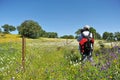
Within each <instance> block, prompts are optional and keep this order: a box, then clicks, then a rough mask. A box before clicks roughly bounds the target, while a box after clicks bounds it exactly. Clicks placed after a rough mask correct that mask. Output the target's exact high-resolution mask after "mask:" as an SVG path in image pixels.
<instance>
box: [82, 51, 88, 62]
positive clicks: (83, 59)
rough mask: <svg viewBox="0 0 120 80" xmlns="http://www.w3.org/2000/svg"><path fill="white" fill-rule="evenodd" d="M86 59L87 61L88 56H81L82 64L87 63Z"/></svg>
mask: <svg viewBox="0 0 120 80" xmlns="http://www.w3.org/2000/svg"><path fill="white" fill-rule="evenodd" d="M86 59H87V56H86V54H84V53H83V54H81V61H82V62H85V61H86Z"/></svg>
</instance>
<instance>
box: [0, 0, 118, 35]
mask: <svg viewBox="0 0 120 80" xmlns="http://www.w3.org/2000/svg"><path fill="white" fill-rule="evenodd" d="M25 20H34V21H36V22H38V23H39V24H40V25H41V27H42V28H43V29H44V30H45V31H47V32H57V33H58V35H59V36H62V35H70V34H71V35H75V34H74V33H75V31H77V30H78V29H79V28H82V27H83V26H84V25H90V26H92V27H94V28H95V29H96V31H97V32H98V33H100V34H102V33H103V32H105V31H108V32H118V31H119V32H120V0H0V26H2V25H4V24H9V25H13V26H19V25H20V24H21V23H22V22H24V21H25ZM13 33H17V32H16V31H15V32H13Z"/></svg>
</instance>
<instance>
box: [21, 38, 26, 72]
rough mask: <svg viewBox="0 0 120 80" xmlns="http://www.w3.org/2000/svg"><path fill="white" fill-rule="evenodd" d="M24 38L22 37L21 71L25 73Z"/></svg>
mask: <svg viewBox="0 0 120 80" xmlns="http://www.w3.org/2000/svg"><path fill="white" fill-rule="evenodd" d="M25 43H26V41H25V37H24V36H22V69H23V71H25V46H26V45H25Z"/></svg>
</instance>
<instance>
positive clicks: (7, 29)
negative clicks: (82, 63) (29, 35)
mask: <svg viewBox="0 0 120 80" xmlns="http://www.w3.org/2000/svg"><path fill="white" fill-rule="evenodd" d="M2 28H3V30H4V33H5V34H9V33H10V32H12V31H15V30H16V28H15V27H14V26H12V25H8V24H5V25H3V26H2Z"/></svg>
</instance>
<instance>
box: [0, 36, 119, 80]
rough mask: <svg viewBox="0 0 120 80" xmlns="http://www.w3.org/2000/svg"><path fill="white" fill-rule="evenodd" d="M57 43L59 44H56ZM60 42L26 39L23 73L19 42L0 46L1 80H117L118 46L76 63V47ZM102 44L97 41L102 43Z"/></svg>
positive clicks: (104, 49) (95, 53)
mask: <svg viewBox="0 0 120 80" xmlns="http://www.w3.org/2000/svg"><path fill="white" fill-rule="evenodd" d="M58 43H59V45H58ZM62 43H63V41H59V40H58V41H56V39H55V40H53V41H51V40H44V39H42V38H41V39H29V40H27V42H26V56H25V72H24V71H23V70H22V65H21V43H20V42H17V41H16V42H7V43H0V79H1V80H119V79H120V74H119V73H120V52H119V46H117V47H116V46H115V47H113V48H112V50H111V48H109V47H107V48H105V47H103V48H102V49H101V48H100V49H97V48H98V46H97V45H95V46H94V48H95V50H94V53H93V59H94V63H92V62H89V61H86V62H85V63H84V64H81V63H80V62H79V60H80V57H81V55H80V54H79V51H78V50H77V47H78V46H77V45H73V44H72V45H70V44H68V45H64V46H63V45H62ZM102 43H103V42H99V44H102Z"/></svg>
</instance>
